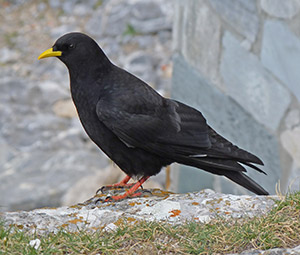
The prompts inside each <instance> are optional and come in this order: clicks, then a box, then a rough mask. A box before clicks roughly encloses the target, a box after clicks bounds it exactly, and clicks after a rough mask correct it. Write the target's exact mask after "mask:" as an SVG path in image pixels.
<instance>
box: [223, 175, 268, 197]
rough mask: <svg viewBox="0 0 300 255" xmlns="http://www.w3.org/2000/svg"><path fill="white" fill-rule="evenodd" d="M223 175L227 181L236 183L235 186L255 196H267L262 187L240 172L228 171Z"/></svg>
mask: <svg viewBox="0 0 300 255" xmlns="http://www.w3.org/2000/svg"><path fill="white" fill-rule="evenodd" d="M224 175H225V176H226V177H227V178H228V179H230V180H232V181H234V182H236V183H237V184H239V185H241V186H243V187H244V188H246V189H248V190H250V191H252V192H253V193H255V194H257V195H269V193H268V192H267V191H266V190H265V189H264V188H263V187H261V186H260V185H259V184H258V183H256V182H255V181H253V180H252V179H251V178H250V177H249V176H247V175H245V174H244V173H242V172H234V171H228V172H226V173H224Z"/></svg>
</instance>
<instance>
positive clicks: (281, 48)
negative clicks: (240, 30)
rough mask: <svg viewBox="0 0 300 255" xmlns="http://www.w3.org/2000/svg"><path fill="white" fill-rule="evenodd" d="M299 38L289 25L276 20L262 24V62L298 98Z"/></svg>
mask: <svg viewBox="0 0 300 255" xmlns="http://www.w3.org/2000/svg"><path fill="white" fill-rule="evenodd" d="M299 59H300V39H299V38H298V37H297V36H296V35H295V34H294V33H293V32H292V31H291V30H290V29H289V27H288V26H287V25H286V24H285V23H283V22H281V21H276V20H268V21H266V22H265V25H264V35H263V41H262V49H261V61H262V64H263V65H264V66H265V67H266V68H267V69H269V70H270V71H271V72H272V73H273V74H274V75H275V76H277V77H278V78H279V79H280V80H281V81H282V82H283V83H284V84H285V85H286V86H287V87H288V88H289V89H290V90H291V91H292V92H293V93H294V94H295V96H296V97H297V99H298V100H300V86H299V80H300V72H299V68H300V61H299Z"/></svg>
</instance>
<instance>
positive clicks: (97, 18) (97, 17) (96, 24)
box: [85, 8, 103, 39]
mask: <svg viewBox="0 0 300 255" xmlns="http://www.w3.org/2000/svg"><path fill="white" fill-rule="evenodd" d="M102 16H103V10H102V9H100V8H98V9H97V10H96V11H94V12H93V13H92V15H91V17H90V19H89V20H88V21H87V23H86V24H85V30H86V32H87V33H88V34H90V35H91V36H95V38H96V39H100V37H101V35H102V33H103V29H102Z"/></svg>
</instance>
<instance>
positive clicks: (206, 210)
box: [1, 190, 276, 234]
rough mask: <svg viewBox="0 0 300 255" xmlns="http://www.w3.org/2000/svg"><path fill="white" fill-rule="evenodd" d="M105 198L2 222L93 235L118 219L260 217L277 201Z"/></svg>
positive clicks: (208, 194)
mask: <svg viewBox="0 0 300 255" xmlns="http://www.w3.org/2000/svg"><path fill="white" fill-rule="evenodd" d="M105 197H106V195H98V196H95V197H94V198H92V199H90V200H88V201H86V202H85V203H83V204H78V205H77V206H71V207H61V208H57V209H55V208H53V209H38V210H33V211H29V212H24V211H22V212H6V213H2V214H1V218H2V219H3V221H4V224H5V226H10V225H15V224H17V225H18V226H20V225H21V226H23V228H22V230H23V231H25V230H26V231H27V230H28V231H29V232H32V231H35V233H37V234H47V233H49V232H52V233H56V232H57V231H58V230H59V229H60V228H61V227H63V228H65V229H66V230H69V231H80V230H83V229H84V230H91V231H93V229H94V230H95V229H98V228H100V227H105V226H113V225H112V224H114V223H115V222H117V221H118V220H119V219H120V218H122V219H124V220H126V219H127V218H130V219H135V220H146V221H149V222H151V221H160V222H168V223H170V224H179V223H183V222H186V221H196V222H203V221H205V222H209V221H211V220H212V219H214V218H219V217H224V218H225V219H232V218H241V217H250V218H251V217H259V216H263V215H264V214H266V213H267V212H268V211H270V210H271V209H272V208H273V206H274V200H273V199H274V198H275V199H276V197H264V196H234V195H224V194H219V193H215V192H213V191H212V190H203V191H201V192H197V193H189V194H170V193H167V192H164V191H160V190H152V195H151V196H150V197H149V195H148V197H141V198H132V199H125V200H122V201H119V202H117V203H115V202H112V203H110V202H106V203H103V202H101V199H103V198H105ZM204 219H205V220H204ZM131 222H132V221H131ZM33 226H34V227H33ZM109 228H110V229H111V227H109ZM112 229H114V227H112Z"/></svg>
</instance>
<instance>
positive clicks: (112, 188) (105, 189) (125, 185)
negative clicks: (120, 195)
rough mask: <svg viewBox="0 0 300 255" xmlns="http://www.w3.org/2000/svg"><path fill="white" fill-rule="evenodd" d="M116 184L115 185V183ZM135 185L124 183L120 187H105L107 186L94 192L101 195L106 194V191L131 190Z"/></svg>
mask: <svg viewBox="0 0 300 255" xmlns="http://www.w3.org/2000/svg"><path fill="white" fill-rule="evenodd" d="M116 184H117V183H116ZM134 184H135V183H126V184H122V185H115V184H113V185H107V186H102V187H101V188H100V189H98V190H97V191H96V194H98V193H99V192H101V193H102V194H104V193H106V192H107V191H110V190H120V189H125V188H131V187H132V186H133V185H134Z"/></svg>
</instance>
